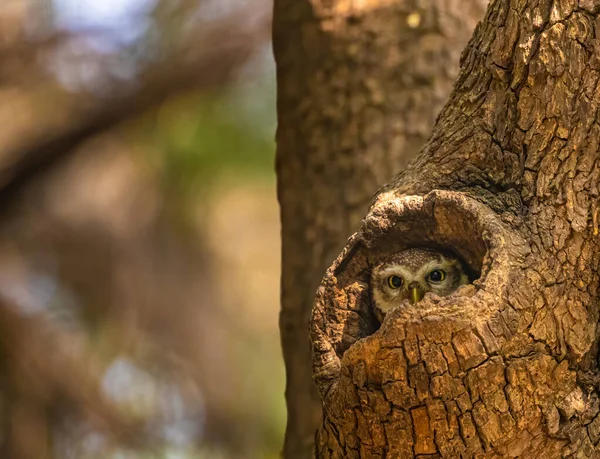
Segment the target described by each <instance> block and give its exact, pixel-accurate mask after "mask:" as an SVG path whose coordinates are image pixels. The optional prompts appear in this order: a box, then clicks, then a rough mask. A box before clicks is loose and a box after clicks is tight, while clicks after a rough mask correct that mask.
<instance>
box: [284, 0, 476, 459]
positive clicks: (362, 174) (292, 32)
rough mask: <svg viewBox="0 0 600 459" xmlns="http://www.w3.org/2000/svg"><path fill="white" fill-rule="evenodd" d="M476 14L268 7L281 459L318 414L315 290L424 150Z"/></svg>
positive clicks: (304, 443)
mask: <svg viewBox="0 0 600 459" xmlns="http://www.w3.org/2000/svg"><path fill="white" fill-rule="evenodd" d="M486 5H487V0H474V1H470V2H468V3H467V4H466V5H465V4H464V2H462V1H461V0H444V1H439V2H438V1H436V2H431V1H427V0H413V1H409V0H395V1H393V2H392V1H389V0H377V1H374V0H372V1H363V2H357V1H354V2H348V1H338V0H336V1H327V0H301V1H298V0H275V10H274V28H273V39H274V51H275V58H276V61H277V75H278V114H279V124H278V133H277V147H278V148H277V173H278V195H279V200H280V203H281V209H282V210H281V218H282V226H283V229H282V239H283V241H282V242H283V262H282V271H283V273H282V311H281V320H280V323H281V336H282V345H283V352H284V357H285V361H286V368H287V389H286V399H287V406H288V425H287V432H286V442H285V448H284V449H285V451H284V454H285V457H287V458H305V457H309V456H310V455H311V454H312V448H313V444H314V433H315V430H316V428H317V426H318V424H319V422H320V416H321V403H320V400H319V396H318V393H317V390H316V388H315V386H314V385H313V383H312V379H311V358H310V347H309V344H308V331H307V324H308V321H309V316H310V310H311V306H312V303H313V298H314V292H315V290H316V288H317V286H318V284H319V281H320V279H321V277H322V275H323V272H324V271H325V269H326V267H327V266H328V265H329V264H330V263H331V261H332V260H333V259H334V258H335V256H336V255H337V253H339V251H340V250H341V248H342V247H343V244H344V241H345V240H346V238H347V237H348V236H350V235H351V234H352V232H353V231H354V230H355V229H356V227H357V226H358V225H359V223H360V221H361V219H362V217H363V216H364V213H365V212H366V210H367V208H368V205H369V203H370V201H371V199H372V196H373V194H374V192H375V191H376V190H377V188H378V187H379V186H380V185H381V184H382V183H385V182H386V181H388V180H390V179H391V178H392V176H393V173H394V172H396V171H398V169H399V168H400V167H402V165H403V164H405V163H406V162H407V160H408V159H410V158H411V157H412V156H413V154H414V153H416V151H417V150H418V149H419V148H420V147H421V146H422V145H423V144H424V143H425V140H426V138H427V136H428V135H429V133H430V130H431V127H432V125H433V122H434V120H435V117H436V115H437V114H438V112H439V110H440V109H441V108H442V106H443V103H444V102H445V101H446V100H447V97H448V95H449V93H450V91H451V89H452V84H453V83H454V81H455V78H456V75H457V74H458V61H459V57H460V52H461V51H462V49H463V48H464V46H465V44H466V42H467V40H468V38H469V37H470V36H471V33H472V30H473V29H474V27H475V24H476V23H477V21H479V20H480V19H481V18H482V17H483V13H484V10H485V6H486Z"/></svg>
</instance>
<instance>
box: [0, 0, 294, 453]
mask: <svg viewBox="0 0 600 459" xmlns="http://www.w3.org/2000/svg"><path fill="white" fill-rule="evenodd" d="M270 15H271V2H270V1H268V0H194V1H192V0H0V218H1V223H2V224H1V225H0V457H1V458H7V459H9V458H10V459H13V458H18V459H21V458H26V459H29V458H31V459H46V458H48V459H50V458H52V459H54V458H58V459H71V458H73V459H88V458H90V459H91V458H98V459H99V458H115V459H117V458H118V459H129V458H148V459H150V458H169V459H171V458H173V459H175V458H176V459H191V458H263V457H264V458H274V457H279V451H280V450H281V445H282V441H283V432H284V428H285V425H284V422H285V407H284V399H283V392H284V377H285V376H284V369H283V361H282V358H281V351H280V344H279V332H278V329H277V322H278V307H279V306H278V305H279V258H280V254H279V247H280V242H279V214H278V208H277V201H276V196H275V178H274V166H273V162H274V140H273V139H274V133H275V77H274V63H273V59H272V52H271V44H270V41H269V40H270Z"/></svg>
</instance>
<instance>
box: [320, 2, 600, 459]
mask: <svg viewBox="0 0 600 459" xmlns="http://www.w3.org/2000/svg"><path fill="white" fill-rule="evenodd" d="M599 27H600V2H598V1H593V0H581V1H575V0H561V1H558V2H549V1H537V0H512V1H509V0H495V1H492V2H491V4H490V5H489V7H488V10H487V13H486V15H485V17H484V19H483V21H482V22H481V23H480V24H479V25H478V27H477V28H476V30H475V33H474V35H473V38H472V39H471V41H470V43H469V45H468V47H467V49H466V50H465V52H464V53H463V55H462V59H461V71H460V74H459V77H458V80H457V82H456V85H455V87H454V90H453V92H452V94H451V96H450V99H449V101H448V103H447V104H446V105H445V107H444V109H443V110H442V112H441V114H440V116H439V117H438V119H437V122H436V124H435V126H434V128H433V133H432V136H431V138H430V139H429V141H428V143H427V144H426V145H425V147H424V148H423V149H422V150H421V152H420V153H419V155H418V156H417V157H416V158H415V159H414V160H413V161H412V162H411V163H410V164H409V165H408V166H407V167H406V168H405V169H404V170H402V171H401V172H400V173H399V174H398V175H397V176H396V177H395V178H394V179H393V180H391V182H389V184H388V185H385V186H384V187H382V188H381V189H380V191H379V192H378V194H377V196H376V197H375V199H374V201H373V203H372V205H371V207H370V209H369V211H368V213H367V215H366V217H365V218H364V220H363V223H362V226H361V228H360V230H359V231H358V232H357V233H356V234H355V235H354V236H352V237H351V238H350V240H349V241H348V244H347V245H346V247H345V248H344V249H343V251H342V253H341V254H340V256H339V257H338V258H337V260H336V261H335V262H334V264H333V265H332V266H331V267H330V268H329V269H328V271H327V273H326V275H325V278H324V279H323V282H322V284H321V287H320V288H319V291H318V293H317V298H316V301H315V306H314V311H313V316H312V322H311V341H312V350H313V365H314V368H313V374H314V377H315V379H316V381H317V383H318V386H319V392H320V395H321V398H322V400H323V404H324V417H323V420H322V423H321V425H320V427H319V431H318V433H317V447H316V451H317V457H383V456H385V457H402V458H405V457H426V456H427V457H523V458H528V457H548V458H554V457H580V458H589V457H596V455H597V449H598V448H597V446H596V445H597V442H598V440H599V439H600V418H599V417H598V414H599V412H600V402H599V399H598V393H597V391H598V381H599V378H598V377H599V374H598V368H597V366H598V364H597V360H598V327H597V323H598V315H599V314H598V307H597V305H598V302H599V291H598V281H599V276H598V268H599V264H600V252H599V250H598V234H599V229H598V200H599V192H598V183H599V178H600V177H599V176H600V162H599V155H598V145H599V142H600V126H599V121H598V120H599V118H598V117H599V103H600V91H598V90H597V85H598V77H599V76H600V73H599V70H600V64H599V61H598V55H599V54H598V52H599V43H600V42H599V41H598V36H599V33H600V30H599ZM422 244H425V245H434V246H443V247H445V248H447V249H451V250H453V251H454V252H456V253H457V254H458V255H460V256H461V257H462V258H464V260H465V261H466V262H467V263H468V264H469V266H470V267H471V268H472V270H473V271H474V272H475V273H476V277H477V280H475V281H474V282H473V285H469V286H466V287H463V288H461V289H460V290H459V291H458V292H456V294H455V295H452V296H449V297H446V298H437V297H432V296H429V295H428V296H427V297H426V298H425V299H424V300H423V301H422V302H421V303H419V306H418V307H413V308H403V309H398V310H396V311H394V312H393V313H391V314H390V315H388V317H387V318H386V320H385V321H384V323H383V324H382V325H381V327H380V328H378V326H377V324H376V323H375V321H374V318H373V313H372V311H371V309H370V306H369V286H368V273H369V264H370V262H371V261H372V260H373V259H374V258H375V257H378V256H380V255H382V254H385V253H388V252H393V251H397V250H400V249H402V248H404V247H407V246H412V245H422Z"/></svg>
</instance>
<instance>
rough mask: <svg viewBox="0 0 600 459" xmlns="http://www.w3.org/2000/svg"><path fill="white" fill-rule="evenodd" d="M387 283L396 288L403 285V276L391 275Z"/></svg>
mask: <svg viewBox="0 0 600 459" xmlns="http://www.w3.org/2000/svg"><path fill="white" fill-rule="evenodd" d="M387 283H388V285H389V286H390V288H393V289H394V290H395V289H397V288H400V287H402V278H401V277H400V276H390V277H388V278H387Z"/></svg>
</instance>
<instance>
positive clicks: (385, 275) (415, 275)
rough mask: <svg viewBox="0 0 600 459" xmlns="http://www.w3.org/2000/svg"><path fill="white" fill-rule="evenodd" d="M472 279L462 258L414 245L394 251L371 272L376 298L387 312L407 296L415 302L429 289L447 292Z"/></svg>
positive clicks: (383, 310) (380, 308)
mask: <svg viewBox="0 0 600 459" xmlns="http://www.w3.org/2000/svg"><path fill="white" fill-rule="evenodd" d="M468 283H469V277H468V275H467V272H466V270H465V266H464V264H463V263H462V261H461V260H460V259H458V258H457V257H455V256H453V255H451V254H448V253H444V252H441V251H439V250H434V249H429V248H412V249H407V250H404V251H402V252H398V253H395V254H393V255H390V256H388V257H386V258H384V259H383V260H381V261H380V262H378V263H377V264H375V266H374V267H373V270H372V272H371V291H372V295H373V301H374V303H375V306H376V308H377V309H379V311H380V312H381V313H383V314H384V315H385V314H387V312H388V311H389V310H390V309H392V308H394V307H396V306H399V305H401V304H402V302H403V301H404V300H408V301H409V302H410V303H411V304H415V303H417V302H419V301H421V299H422V298H423V296H424V295H425V294H426V293H427V292H433V293H435V294H436V295H439V296H447V295H450V294H451V293H452V292H454V291H455V290H456V289H457V288H458V287H459V286H461V285H464V284H468Z"/></svg>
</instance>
